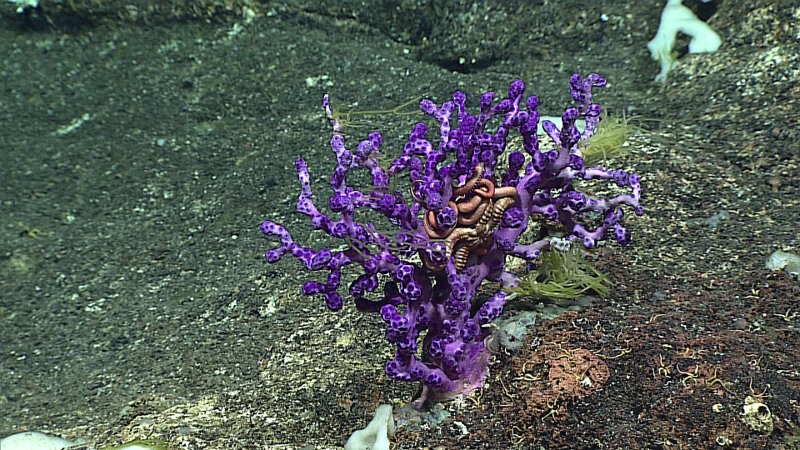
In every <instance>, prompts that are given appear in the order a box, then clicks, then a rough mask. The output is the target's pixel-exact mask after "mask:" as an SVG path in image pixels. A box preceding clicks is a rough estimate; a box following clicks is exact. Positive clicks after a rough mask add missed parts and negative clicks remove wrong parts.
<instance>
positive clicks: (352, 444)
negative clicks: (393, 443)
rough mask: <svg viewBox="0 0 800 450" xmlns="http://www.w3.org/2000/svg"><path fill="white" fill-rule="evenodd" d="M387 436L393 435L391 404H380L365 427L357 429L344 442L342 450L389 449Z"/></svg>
mask: <svg viewBox="0 0 800 450" xmlns="http://www.w3.org/2000/svg"><path fill="white" fill-rule="evenodd" d="M389 436H394V417H393V416H392V406H391V405H380V406H378V408H377V409H376V410H375V418H374V419H372V420H371V421H370V422H369V425H367V428H364V429H363V430H357V431H356V432H355V433H353V435H352V436H350V439H348V440H347V442H346V443H345V444H344V450H389Z"/></svg>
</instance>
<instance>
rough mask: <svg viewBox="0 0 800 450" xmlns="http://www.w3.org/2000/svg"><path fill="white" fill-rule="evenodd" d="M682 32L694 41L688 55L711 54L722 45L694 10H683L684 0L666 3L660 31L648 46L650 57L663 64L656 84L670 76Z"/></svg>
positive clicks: (718, 37) (720, 40) (672, 0)
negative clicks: (677, 39)
mask: <svg viewBox="0 0 800 450" xmlns="http://www.w3.org/2000/svg"><path fill="white" fill-rule="evenodd" d="M679 31H680V32H681V33H683V34H686V35H689V36H691V37H692V40H691V41H689V53H712V52H715V51H717V49H718V48H719V46H720V45H721V44H722V38H721V37H720V36H719V34H717V32H716V31H714V30H712V29H711V27H710V26H708V25H707V24H706V23H705V22H703V21H702V20H700V19H698V18H697V16H695V15H694V13H693V12H692V10H690V9H689V8H687V7H685V6H683V4H682V3H681V0H667V4H666V6H664V10H663V11H662V12H661V23H660V24H659V26H658V31H657V32H656V35H655V37H653V39H652V40H651V41H650V42H648V43H647V49H648V50H650V56H651V57H652V58H653V59H655V60H656V61H659V62H660V63H661V72H660V73H659V74H658V75H656V81H660V82H662V83H663V82H664V81H666V79H667V73H669V70H670V69H671V68H672V66H673V65H674V64H675V58H674V57H673V56H672V47H673V46H674V45H675V37H676V36H677V34H678V32H679Z"/></svg>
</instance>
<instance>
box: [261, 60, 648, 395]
mask: <svg viewBox="0 0 800 450" xmlns="http://www.w3.org/2000/svg"><path fill="white" fill-rule="evenodd" d="M605 84H606V80H605V79H604V78H603V77H601V76H599V75H597V74H591V75H589V76H588V77H587V78H586V79H584V78H583V77H581V76H580V75H578V74H575V75H573V76H572V78H571V79H570V91H571V93H572V98H573V99H574V100H575V102H576V103H577V105H576V107H573V108H568V109H567V110H566V111H565V112H564V114H563V116H562V127H561V129H560V130H559V129H558V127H557V126H556V125H555V124H554V123H552V122H550V121H547V120H545V121H543V123H542V127H543V129H544V131H545V132H546V133H547V135H548V136H549V137H550V139H551V140H552V143H553V148H551V149H540V148H539V140H538V138H537V135H536V129H537V124H538V122H539V113H538V106H539V100H538V98H537V97H535V96H530V97H527V98H526V99H523V92H524V91H525V84H524V83H523V82H522V81H519V80H517V81H514V82H513V83H511V86H510V87H509V89H508V98H506V99H503V100H502V101H500V102H499V103H497V104H494V93H492V92H486V93H484V94H483V96H482V97H481V101H480V112H479V113H478V115H477V116H474V115H471V114H469V113H468V112H467V108H466V96H465V94H464V93H463V92H458V91H457V92H455V93H453V99H452V101H447V102H445V103H444V104H442V105H441V106H438V105H436V104H435V103H433V102H432V101H430V100H423V101H422V102H421V103H420V108H421V109H422V111H423V112H424V113H426V114H428V115H430V116H433V117H434V118H435V119H436V120H437V121H438V122H439V124H440V126H439V142H438V146H434V145H433V144H432V143H431V142H430V141H429V140H428V139H427V132H428V130H427V127H426V126H425V124H423V123H418V124H416V126H415V127H414V129H413V131H412V132H411V135H410V136H409V138H408V142H407V143H406V144H405V147H404V148H403V152H402V155H401V156H400V157H398V158H397V159H395V160H394V162H393V163H392V164H391V166H390V167H389V168H388V170H384V169H383V168H381V166H380V165H379V164H378V153H379V149H380V147H381V142H382V137H381V135H380V133H378V132H377V131H376V132H373V133H371V134H370V135H369V137H368V139H366V140H364V141H361V142H360V143H359V145H358V147H357V148H356V149H355V151H352V150H350V149H347V148H346V147H345V143H344V137H343V130H342V125H341V123H339V122H338V121H337V120H336V119H335V118H334V117H333V113H332V110H331V106H330V103H329V100H328V96H327V95H326V96H325V97H324V98H323V100H322V104H323V107H324V108H325V112H326V114H327V116H328V121H329V122H330V124H331V126H332V128H333V138H332V139H331V148H332V149H333V152H334V154H335V155H336V160H337V165H336V168H335V169H334V171H333V173H332V174H331V178H330V184H331V188H332V189H333V197H332V198H331V200H330V203H329V204H328V209H329V210H330V211H331V213H332V214H326V213H322V212H320V211H319V210H318V209H317V207H316V206H315V205H314V203H313V201H312V193H311V184H310V177H309V172H308V167H307V165H306V162H305V161H304V160H303V159H301V158H298V159H297V160H296V161H295V166H296V168H297V173H298V175H299V177H300V185H301V188H302V190H301V194H300V199H299V200H298V203H297V210H298V211H300V212H301V213H303V214H305V215H307V216H309V217H310V218H311V224H312V226H313V227H314V228H315V229H318V230H322V231H324V232H325V233H327V234H328V235H330V236H332V237H335V238H339V239H342V240H345V241H346V242H348V243H349V244H350V245H349V246H348V248H347V249H346V250H343V251H331V250H330V249H327V248H323V249H321V250H313V249H310V248H306V247H302V246H301V245H299V244H298V243H296V242H295V241H294V240H292V237H291V235H290V234H289V231H287V230H286V229H285V228H284V227H282V226H280V225H278V224H276V223H273V222H270V221H265V222H263V223H262V224H261V231H262V233H264V234H265V235H267V236H277V237H278V238H279V239H280V246H279V247H277V248H275V249H271V250H269V251H267V253H266V259H267V261H268V262H270V263H275V262H278V261H279V260H280V259H281V257H282V256H283V255H285V254H286V253H290V254H291V255H292V256H294V257H295V258H297V259H299V260H300V261H301V262H302V263H303V264H304V265H305V266H306V268H307V269H309V270H312V271H316V270H323V269H324V270H327V271H328V272H329V274H328V277H327V281H326V282H324V283H323V282H317V281H308V282H306V283H305V284H304V285H303V293H304V294H306V295H316V294H319V295H322V296H323V297H324V298H325V301H326V303H327V305H328V308H330V309H331V310H334V311H336V310H339V309H341V308H342V306H343V299H342V296H341V295H340V293H339V292H338V288H339V284H340V281H341V277H342V269H343V268H344V267H346V266H350V265H353V264H357V265H359V266H361V270H362V271H363V274H361V275H360V276H359V277H358V278H357V279H356V280H355V281H354V282H353V283H352V284H351V285H350V288H349V294H350V296H351V297H352V298H353V299H354V301H355V304H356V307H357V308H358V309H359V310H361V311H380V314H381V317H382V318H383V320H384V322H386V326H387V331H386V339H388V340H389V342H391V343H393V344H395V345H396V346H397V352H396V355H395V358H394V359H392V360H391V361H389V362H388V363H387V364H386V373H387V374H388V375H389V376H390V377H391V378H392V379H395V380H402V381H420V382H422V386H423V389H422V392H421V394H420V397H419V398H418V399H417V400H416V404H417V405H418V406H421V405H422V404H423V403H424V402H425V401H427V400H433V401H435V400H442V399H448V398H452V397H454V396H456V395H459V394H464V393H467V392H470V391H472V390H474V389H476V388H479V387H480V386H481V385H482V384H483V380H484V379H485V378H486V375H487V371H488V363H489V353H488V350H487V349H486V347H485V345H484V341H485V340H486V339H487V338H488V337H489V334H490V332H491V330H490V328H489V327H487V326H485V325H487V324H489V323H490V322H491V321H492V320H494V319H495V318H497V317H498V315H500V313H501V311H502V309H503V305H504V304H505V301H506V294H505V293H504V292H503V291H498V292H497V293H495V294H494V295H492V296H491V297H489V298H488V299H485V298H481V299H478V298H476V297H477V292H478V288H479V287H480V285H481V283H483V282H484V280H487V281H493V282H499V283H500V284H501V287H513V286H516V285H517V284H518V281H519V279H518V278H517V276H515V275H514V274H512V273H510V272H507V271H506V270H505V269H504V266H505V262H506V257H507V256H509V255H511V256H514V257H518V258H523V259H525V260H527V261H529V263H532V264H535V261H536V259H537V258H538V257H539V255H540V253H541V252H542V251H546V250H549V249H550V240H549V239H548V238H546V237H545V238H542V239H540V240H538V241H535V242H530V243H522V242H517V241H518V240H519V238H520V235H521V234H522V233H523V232H524V231H525V230H526V229H527V227H528V223H529V222H530V221H531V220H535V221H537V222H541V223H543V224H544V223H548V222H549V223H550V226H551V227H552V226H555V227H560V228H562V230H561V232H562V233H563V234H564V235H565V236H566V237H567V239H569V240H572V241H577V242H581V243H582V244H583V245H584V246H585V247H586V248H593V247H594V246H595V245H596V244H597V242H598V241H599V240H602V239H603V238H604V237H605V236H606V234H607V233H609V232H610V233H611V235H612V236H613V237H614V239H615V240H616V241H617V242H619V243H620V244H622V245H625V244H627V243H628V241H629V239H630V233H629V232H628V230H627V229H626V228H625V227H624V226H623V225H622V223H621V221H622V217H623V209H622V207H623V206H624V205H627V206H629V207H632V208H633V210H634V212H635V213H636V214H641V213H642V207H641V206H640V204H639V200H640V196H641V186H640V183H639V177H638V176H637V175H635V174H630V173H627V172H625V171H624V170H607V169H605V168H603V167H593V168H587V167H585V166H584V161H583V157H582V154H581V151H580V146H579V144H581V143H582V142H584V141H586V140H587V139H589V138H590V137H591V136H592V134H593V133H594V130H595V127H596V126H597V123H598V121H599V114H600V106H598V105H597V104H595V103H593V102H592V88H593V87H603V86H605ZM454 113H455V116H454ZM579 118H583V119H585V121H586V127H585V129H584V130H583V132H581V131H579V130H578V128H577V127H576V126H575V121H576V120H577V119H579ZM493 119H497V120H495V121H493ZM500 120H502V123H499V124H497V126H496V129H494V131H493V132H491V131H490V129H489V124H490V121H493V122H495V123H496V122H499V121H500ZM513 130H516V131H517V132H518V133H520V135H521V136H522V143H523V144H522V146H523V148H522V149H510V150H511V151H510V152H509V153H508V157H507V158H508V164H507V167H508V168H507V170H505V172H504V173H502V174H501V176H499V177H498V176H497V175H499V174H497V173H495V171H496V170H497V164H498V158H499V157H500V156H501V155H502V154H503V152H504V151H505V150H506V144H507V140H508V137H509V133H510V132H511V131H513ZM522 150H524V152H526V153H527V155H528V156H527V157H526V154H525V153H523V151H522ZM359 168H362V169H366V170H368V171H369V172H370V174H371V176H372V184H373V186H372V187H371V188H370V189H368V190H364V191H359V190H356V189H354V188H353V187H351V186H349V185H348V184H347V175H348V173H349V172H350V171H351V170H354V169H359ZM405 172H407V173H408V183H402V185H403V186H405V188H403V189H404V190H405V189H408V191H407V192H400V191H397V190H394V191H393V190H392V189H390V187H389V186H390V182H391V186H398V185H401V184H399V183H397V182H396V180H393V177H400V176H401V175H402V174H403V173H405ZM575 179H581V180H605V181H608V182H613V183H615V184H616V185H617V186H620V187H622V188H623V189H629V191H627V193H624V194H620V195H617V196H614V197H612V198H592V197H589V196H588V195H586V194H584V193H581V192H579V191H578V190H577V189H576V186H574V185H573V181H574V180H575ZM406 194H407V195H406ZM364 208H367V209H370V210H373V211H375V212H377V213H379V214H383V215H384V216H385V217H386V218H388V219H389V221H391V223H392V224H393V225H394V226H395V227H396V228H397V229H398V230H397V232H396V234H393V233H386V232H380V231H378V230H377V229H376V228H375V226H374V225H373V224H372V223H369V222H359V221H357V220H356V218H355V213H356V211H357V210H359V209H364ZM587 216H589V217H587ZM593 217H596V218H597V219H596V221H597V222H600V218H602V222H600V223H599V224H596V225H584V224H581V223H579V222H578V220H577V219H578V218H583V219H584V220H585V221H588V222H591V221H592V220H591V219H592V218H593ZM542 226H546V225H542ZM540 235H544V234H543V233H540ZM415 256H419V259H416V258H415ZM381 288H382V291H383V292H382V298H379V299H368V298H367V296H368V295H369V294H370V293H372V292H375V291H376V290H379V289H381ZM379 297H381V296H380V295H379ZM481 302H482V303H481ZM420 338H422V343H421V348H420V343H419V342H418V341H419V340H420Z"/></svg>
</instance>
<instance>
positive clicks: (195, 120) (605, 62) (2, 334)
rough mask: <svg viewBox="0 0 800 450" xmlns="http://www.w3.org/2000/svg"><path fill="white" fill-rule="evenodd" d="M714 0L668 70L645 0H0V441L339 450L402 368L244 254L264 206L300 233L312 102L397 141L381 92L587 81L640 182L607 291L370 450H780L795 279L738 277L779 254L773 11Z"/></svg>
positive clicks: (795, 39) (409, 94)
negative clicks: (712, 45)
mask: <svg viewBox="0 0 800 450" xmlns="http://www.w3.org/2000/svg"><path fill="white" fill-rule="evenodd" d="M688 3H690V2H687V4H688ZM166 4H171V5H172V6H171V8H165V7H163V5H166ZM214 4H216V6H217V8H216V9H214V8H211V7H210V6H209V5H214ZM226 4H227V5H226ZM712 4H713V5H717V6H718V9H717V10H716V12H714V14H713V15H711V17H710V19H709V21H708V23H709V24H710V25H711V26H712V27H714V28H715V29H717V30H718V31H719V32H720V34H721V35H722V36H723V38H724V44H723V46H722V47H721V48H720V49H719V51H717V52H716V53H714V54H700V55H686V54H685V50H686V45H687V42H688V40H687V39H685V38H681V39H679V40H678V45H677V50H679V52H680V53H681V56H680V59H679V63H680V64H679V65H678V66H677V67H676V68H674V69H673V71H672V72H671V73H670V74H669V77H668V79H667V81H666V83H664V84H660V83H655V82H654V81H653V77H654V76H655V75H656V73H658V70H659V67H658V65H657V63H655V62H654V61H652V60H651V59H650V55H649V54H648V51H647V48H646V43H647V41H648V40H649V39H650V38H651V37H652V36H653V35H654V34H655V31H656V28H657V26H658V22H659V12H660V10H661V7H662V6H663V1H661V0H658V1H655V0H647V1H635V2H630V1H627V0H622V1H620V0H617V1H604V2H595V1H583V2H579V1H572V2H570V1H566V2H552V1H550V2H548V1H532V2H511V1H507V2H466V1H458V2H439V1H436V2H427V1H421V0H419V1H413V2H412V1H394V2H380V1H374V2H359V1H348V2H336V1H329V2H302V1H298V2H263V3H258V2H250V1H239V2H210V1H198V2H196V4H195V3H193V2H163V3H155V2H154V3H152V4H151V6H153V7H152V8H148V7H147V2H143V1H132V2H111V1H109V2H101V1H74V2H45V1H43V2H42V5H43V6H44V11H43V14H44V15H45V16H43V17H38V18H36V17H34V18H31V20H29V21H27V22H26V21H25V20H24V19H23V18H22V17H20V16H17V15H16V14H15V13H14V11H13V8H12V7H11V6H10V5H6V4H3V5H0V8H2V11H3V14H2V19H1V22H0V51H1V52H2V61H3V63H2V67H1V68H0V86H1V91H0V121H1V122H2V123H1V124H0V243H1V245H2V247H1V248H0V289H2V291H0V436H5V435H7V434H10V433H13V432H17V431H22V430H41V431H45V432H48V433H51V434H57V435H61V436H64V437H67V438H85V439H87V440H88V441H89V443H90V445H91V446H93V447H95V448H99V447H102V446H104V445H112V444H120V443H123V442H126V441H130V440H132V439H137V438H151V439H162V440H164V441H167V442H168V443H169V445H170V447H171V448H180V449H195V448H197V449H255V448H264V449H313V448H320V449H323V448H325V449H327V448H335V447H337V446H341V445H342V444H343V443H344V441H345V439H346V438H347V436H348V435H349V434H350V432H352V431H353V430H354V429H356V428H359V427H363V426H364V425H365V424H366V423H367V422H368V420H369V418H370V416H371V414H372V413H373V411H374V410H375V407H376V406H377V405H378V404H380V403H391V404H393V405H395V406H401V405H403V404H405V403H407V402H408V401H410V400H411V399H412V398H413V396H414V394H415V392H416V387H415V386H413V385H410V384H400V383H396V382H391V381H390V380H388V379H387V377H386V375H385V374H384V372H383V364H384V363H385V361H387V360H388V359H389V358H390V357H391V352H392V349H391V347H390V346H389V344H388V343H387V342H386V341H385V340H384V339H383V323H382V321H381V319H380V317H378V316H377V315H365V314H361V313H357V312H356V311H354V309H353V308H351V307H347V308H345V309H344V310H343V311H341V312H338V313H331V312H329V311H328V310H327V309H326V308H325V306H324V304H323V302H322V301H321V300H320V299H317V298H307V297H304V296H302V295H300V289H299V287H300V285H301V283H302V282H303V281H304V280H306V279H307V277H308V274H306V273H305V272H304V271H303V270H301V266H300V265H299V264H298V263H296V262H294V261H290V260H288V259H287V260H285V261H283V262H281V263H280V264H278V265H274V266H270V265H267V264H266V263H265V262H264V260H263V253H264V251H265V250H266V249H267V248H268V247H269V246H270V244H269V243H268V242H267V241H266V240H265V239H264V238H262V237H261V235H260V233H259V231H258V225H259V223H260V221H261V220H263V219H270V220H274V221H277V222H281V223H284V224H286V225H287V226H289V227H290V228H291V230H292V231H293V234H294V235H295V237H296V238H297V239H298V240H299V241H300V242H309V243H311V244H312V245H315V246H322V245H323V244H324V242H323V241H321V240H320V237H319V236H317V235H315V234H311V232H310V227H309V226H308V224H307V222H306V218H305V217H304V216H302V215H300V214H298V213H295V212H294V204H295V201H296V198H297V195H298V192H299V187H298V184H297V182H296V175H295V172H294V169H293V161H294V159H295V158H296V157H298V156H303V157H304V158H306V159H307V160H308V161H309V165H310V167H311V170H312V176H313V182H314V183H315V186H317V192H318V193H319V195H321V196H322V197H323V200H320V201H324V194H322V193H323V192H324V186H325V179H326V177H327V175H328V173H329V170H330V168H331V167H332V166H333V162H332V161H333V160H332V153H331V152H330V150H329V147H328V141H329V139H330V130H329V128H328V125H327V123H326V121H325V119H324V116H323V112H322V109H321V107H320V99H321V98H322V95H323V93H326V92H328V93H330V94H331V98H332V100H333V102H335V104H337V105H341V106H343V107H352V108H355V109H356V110H359V111H375V110H383V111H384V112H385V113H384V114H365V115H361V116H352V118H353V122H352V125H353V126H352V127H351V129H350V133H351V138H350V139H351V140H350V141H349V142H350V144H351V145H354V143H355V142H357V140H358V139H361V138H362V136H365V135H366V133H367V132H369V131H371V130H372V129H374V128H379V129H381V130H382V131H383V132H384V136H385V138H386V143H385V145H384V147H385V148H387V149H398V148H399V146H400V145H401V143H402V140H403V139H404V138H405V137H406V136H407V133H408V131H409V130H410V128H409V126H410V124H412V123H413V122H414V121H416V120H420V117H421V116H420V115H407V114H403V113H405V112H407V111H413V107H411V108H408V107H406V108H405V109H403V108H401V109H397V110H394V111H392V110H393V108H395V107H397V106H398V105H403V104H406V103H407V102H409V101H410V102H411V103H412V104H413V103H416V102H417V101H418V100H419V99H420V98H422V97H429V98H432V99H435V100H437V101H439V102H441V101H443V100H445V99H447V98H448V96H449V95H450V93H451V92H452V91H453V90H456V89H460V90H463V91H464V92H466V93H467V95H468V98H471V99H472V104H475V103H474V102H475V101H476V100H475V99H476V98H477V96H478V95H479V94H480V93H481V92H483V91H484V90H487V89H494V90H496V91H503V90H504V89H506V88H507V86H508V84H509V82H510V81H511V80H513V79H516V78H521V79H523V80H524V81H525V82H526V83H527V84H528V92H530V93H535V94H537V95H538V96H539V97H540V99H541V101H542V102H541V103H542V110H543V111H544V112H545V113H547V114H560V112H561V111H563V108H564V107H565V106H567V105H568V104H569V91H568V84H567V82H568V79H569V76H570V75H571V74H572V73H573V72H580V73H583V74H587V73H589V72H598V73H601V74H603V75H605V76H606V77H607V78H608V79H609V85H608V87H607V88H606V89H605V90H603V91H602V92H600V93H598V94H597V95H596V99H597V101H598V102H599V103H600V104H601V105H603V106H604V107H605V108H606V109H607V110H608V111H609V112H610V113H611V114H612V115H622V114H624V115H625V116H626V117H628V118H630V119H631V123H632V124H634V125H636V127H637V132H636V134H635V135H634V136H633V137H632V138H631V139H630V140H629V143H628V145H629V146H628V149H629V152H627V153H625V154H624V155H622V156H619V157H617V158H613V159H611V160H610V161H609V162H608V165H609V166H612V167H624V168H626V169H628V170H630V171H633V172H636V173H639V174H641V175H642V180H643V185H644V189H645V194H644V201H643V204H644V206H645V208H646V213H645V215H644V216H641V217H636V216H633V215H630V216H629V217H627V224H628V226H629V228H630V230H631V231H632V234H633V243H632V245H630V246H629V247H626V248H621V247H619V246H618V245H607V246H605V247H603V249H602V252H600V254H599V258H598V260H597V261H596V262H595V264H596V266H597V267H598V268H599V269H601V270H602V271H603V272H604V273H606V274H607V275H608V276H609V277H610V278H611V280H612V281H613V284H614V286H613V289H612V292H611V294H610V296H609V297H607V298H605V299H594V300H593V301H592V303H591V305H589V306H586V307H583V308H581V309H580V310H577V311H571V312H569V313H566V314H563V315H562V316H560V317H558V318H557V319H554V320H553V321H550V322H540V323H538V324H537V326H536V327H534V329H533V332H532V333H531V335H530V336H529V337H528V338H527V339H526V341H525V343H524V345H523V348H522V349H521V350H518V351H516V352H507V353H505V354H502V355H499V356H498V357H496V358H495V361H494V363H493V364H492V367H491V374H490V378H489V382H488V384H487V385H486V387H485V388H484V389H483V390H482V391H480V392H478V393H476V394H475V395H474V396H472V397H470V398H468V399H466V400H464V401H462V402H455V403H448V404H445V405H442V406H443V410H441V411H439V412H440V413H441V414H440V416H446V418H445V419H444V421H442V422H440V423H438V424H435V425H431V424H424V425H419V424H416V425H405V426H401V427H400V428H399V429H398V432H397V434H396V435H395V437H394V439H393V442H394V448H395V449H419V448H426V447H427V448H445V449H467V448H469V449H495V448H496V449H505V448H520V449H535V448H597V449H599V448H632V449H633V448H663V449H689V448H691V449H700V448H749V449H759V448H800V428H798V427H800V417H799V415H800V336H798V331H799V330H798V328H799V325H800V304H798V301H799V300H800V287H798V282H797V281H795V280H792V279H791V278H790V277H789V276H788V275H787V274H786V273H782V272H771V271H769V270H766V269H765V268H764V261H765V259H766V258H767V256H768V255H769V254H770V253H771V252H773V251H775V250H785V251H793V252H798V251H800V232H799V228H800V225H799V224H800V179H798V176H799V175H800V174H799V173H798V164H800V144H798V138H799V137H800V131H798V116H799V113H798V99H800V6H798V4H797V2H796V1H793V0H778V1H771V0H757V1H720V2H712ZM159 5H160V6H161V7H160V8H159ZM48 6H52V7H51V8H49V9H48ZM224 6H228V8H226V7H224ZM701 13H704V12H702V11H701ZM356 117H357V118H358V120H355V119H356ZM358 125H363V128H361V127H359V126H358ZM273 245H274V244H273ZM348 306H350V305H348ZM515 307H520V308H526V307H530V305H509V311H507V313H510V312H513V310H514V308H515ZM587 378H588V380H589V381H588V382H586V379H587ZM579 381H580V382H579ZM748 402H750V403H752V402H756V403H762V404H763V405H764V408H768V410H765V409H761V410H760V416H761V419H762V422H763V423H766V422H769V424H770V426H767V425H763V426H761V427H758V426H754V424H753V423H752V422H751V421H748V420H745V419H746V416H745V415H743V411H744V410H743V408H744V406H745V404H746V403H748ZM440 408H441V406H440ZM445 412H447V414H445ZM448 414H449V415H448Z"/></svg>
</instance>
